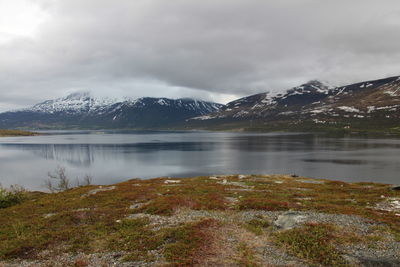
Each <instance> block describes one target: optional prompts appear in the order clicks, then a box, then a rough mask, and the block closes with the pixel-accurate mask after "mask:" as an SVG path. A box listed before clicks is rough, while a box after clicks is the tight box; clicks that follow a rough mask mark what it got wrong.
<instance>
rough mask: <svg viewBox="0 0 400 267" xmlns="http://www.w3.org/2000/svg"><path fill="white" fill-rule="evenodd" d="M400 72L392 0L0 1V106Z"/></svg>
mask: <svg viewBox="0 0 400 267" xmlns="http://www.w3.org/2000/svg"><path fill="white" fill-rule="evenodd" d="M397 75H400V1H398V0H380V1H376V0H352V1H348V0H324V1H321V0H268V1H264V0H218V1H216V0H201V1H198V0H168V1H165V0H134V1H133V0H0V111H5V110H10V109H18V108H21V107H26V106H30V105H33V104H35V103H38V102H41V101H43V100H46V99H52V98H57V97H63V96H66V95H68V94H69V93H73V92H76V91H90V92H92V94H94V95H95V96H101V97H103V96H107V97H114V98H120V97H123V96H128V97H143V96H152V97H170V98H180V97H193V98H197V99H204V100H211V101H215V102H220V103H226V102H228V101H231V100H234V99H236V98H239V97H242V96H246V95H251V94H255V93H259V92H265V91H282V90H286V89H289V88H291V87H294V86H297V85H300V84H302V83H305V82H307V81H309V80H313V79H318V80H322V81H326V82H327V83H329V84H331V85H344V84H348V83H352V82H358V81H364V80H373V79H379V78H384V77H389V76H397Z"/></svg>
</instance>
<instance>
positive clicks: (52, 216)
mask: <svg viewBox="0 0 400 267" xmlns="http://www.w3.org/2000/svg"><path fill="white" fill-rule="evenodd" d="M399 200H400V192H399V191H395V190H391V189H390V187H389V186H388V185H385V184H375V183H345V182H337V181H328V180H315V179H307V178H304V177H291V176H285V175H248V176H247V175H246V176H245V175H231V176H211V177H208V176H206V177H195V178H185V179H171V178H169V179H166V178H156V179H151V180H139V179H135V180H129V181H127V182H123V183H119V184H115V185H112V186H93V185H90V186H84V187H78V188H75V189H71V190H67V191H65V192H61V193H54V194H46V193H40V192H27V193H25V198H24V201H23V202H22V203H20V204H17V205H13V206H10V207H7V208H3V209H0V266H2V264H4V266H20V265H23V264H24V266H110V265H111V264H116V266H196V265H197V266H287V265H290V266H318V265H319V266H321V265H322V266H359V265H362V264H363V263H364V262H365V261H369V263H371V262H374V261H376V262H378V263H381V262H385V263H390V264H391V263H393V264H397V263H399V262H400V255H399V254H400V251H399V250H398V248H399V247H400V217H399V216H400V210H399V206H398V203H399V202H398V201H399ZM290 216H292V217H293V218H294V219H295V223H294V225H292V226H291V227H286V226H282V225H280V224H279V221H282V220H283V221H284V219H285V218H286V219H287V217H290ZM292 217H290V218H292ZM290 218H289V223H290ZM293 218H292V219H293ZM286 222H287V221H286ZM371 251H372V252H373V253H372V252H371ZM371 253H372V254H371ZM371 255H372V256H371ZM22 263H23V264H22ZM29 264H32V265H29ZM368 266H373V265H368ZM382 266H383V265H382ZM385 266H391V265H385ZM393 266H395V265H393Z"/></svg>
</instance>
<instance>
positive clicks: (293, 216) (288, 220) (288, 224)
mask: <svg viewBox="0 0 400 267" xmlns="http://www.w3.org/2000/svg"><path fill="white" fill-rule="evenodd" d="M305 220H306V216H304V215H301V214H299V213H297V212H286V213H284V214H282V215H279V216H278V218H277V219H276V220H275V221H274V226H275V227H276V228H278V229H282V230H288V229H292V228H294V227H296V226H298V225H299V224H302V223H304V222H305Z"/></svg>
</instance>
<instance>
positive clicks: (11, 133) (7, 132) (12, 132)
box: [0, 129, 37, 137]
mask: <svg viewBox="0 0 400 267" xmlns="http://www.w3.org/2000/svg"><path fill="white" fill-rule="evenodd" d="M34 135H37V133H34V132H28V131H21V130H5V129H0V137H5V136H34Z"/></svg>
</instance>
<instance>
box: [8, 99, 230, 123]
mask: <svg viewBox="0 0 400 267" xmlns="http://www.w3.org/2000/svg"><path fill="white" fill-rule="evenodd" d="M221 107H222V105H221V104H217V103H212V102H206V101H201V100H194V99H189V98H182V99H168V98H151V97H144V98H139V99H128V98H126V99H125V100H123V101H118V100H114V99H108V98H95V97H93V96H91V95H90V94H89V93H86V92H84V93H74V94H71V95H69V96H67V97H63V98H58V99H54V100H47V101H44V102H42V103H39V104H36V105H34V106H32V107H30V108H26V109H22V110H16V111H10V112H4V113H1V114H0V128H16V127H24V128H154V127H155V128H157V127H167V126H170V125H173V124H175V123H177V122H180V121H184V120H185V119H188V118H191V117H195V116H201V115H205V114H208V113H210V112H215V111H217V110H218V109H219V108H221Z"/></svg>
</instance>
